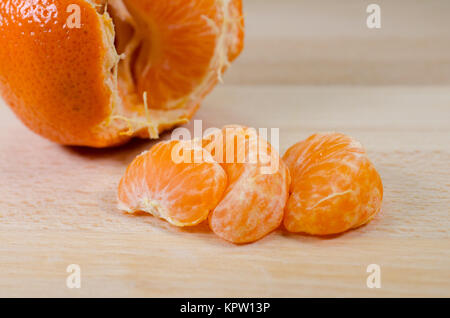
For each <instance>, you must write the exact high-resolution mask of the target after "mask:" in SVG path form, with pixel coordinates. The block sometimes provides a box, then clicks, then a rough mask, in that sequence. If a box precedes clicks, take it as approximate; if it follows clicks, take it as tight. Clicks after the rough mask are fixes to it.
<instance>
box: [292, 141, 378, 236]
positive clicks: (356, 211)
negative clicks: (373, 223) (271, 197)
mask: <svg viewBox="0 0 450 318" xmlns="http://www.w3.org/2000/svg"><path fill="white" fill-rule="evenodd" d="M283 160H284V161H285V162H286V164H287V165H288V167H289V170H290V173H291V177H292V182H291V186H290V196H289V199H288V202H287V205H286V209H285V217H284V226H285V227H286V229H287V230H288V231H291V232H304V233H308V234H317V235H327V234H337V233H341V232H344V231H346V230H349V229H351V228H355V227H358V226H360V225H362V224H365V223H367V222H369V221H370V220H371V219H372V218H373V217H374V216H375V214H376V213H377V212H378V211H379V210H380V207H381V202H382V198H383V185H382V182H381V178H380V176H379V174H378V173H377V171H376V170H375V167H374V166H373V164H372V163H371V162H370V161H369V159H368V157H367V155H366V152H365V150H364V149H363V147H362V146H361V144H360V143H359V142H358V141H356V140H354V139H352V138H351V137H348V136H346V135H343V134H339V133H326V134H315V135H312V136H310V137H309V138H308V139H306V140H304V141H301V142H299V143H297V144H295V145H293V146H292V147H291V148H289V149H288V150H287V152H286V153H285V155H284V156H283Z"/></svg>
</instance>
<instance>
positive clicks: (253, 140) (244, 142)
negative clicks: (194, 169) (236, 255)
mask: <svg viewBox="0 0 450 318" xmlns="http://www.w3.org/2000/svg"><path fill="white" fill-rule="evenodd" d="M203 146H204V148H205V149H206V150H207V151H208V152H210V153H211V154H212V155H213V158H214V159H215V160H216V161H217V162H219V163H221V165H222V167H223V168H224V170H225V172H226V174H227V176H228V186H227V189H226V191H225V194H224V197H223V198H222V200H221V201H220V202H219V204H218V205H217V206H216V208H215V209H214V210H213V211H212V212H211V214H210V216H209V218H208V221H209V226H210V228H211V229H212V231H213V232H214V233H215V234H217V235H218V236H220V237H221V238H223V239H225V240H227V241H230V242H233V243H249V242H253V241H256V240H258V239H260V238H262V237H264V236H265V235H267V234H268V233H270V232H272V231H273V230H275V229H276V228H277V227H279V225H280V224H281V222H282V219H283V210H284V207H285V204H286V200H287V198H288V194H289V183H290V176H289V171H288V169H287V166H286V165H285V164H284V163H283V161H282V160H281V159H280V158H279V155H278V153H277V151H276V150H275V149H274V148H273V147H272V146H271V145H270V144H269V143H268V142H267V141H266V140H264V139H263V138H262V137H260V136H258V135H257V134H256V131H255V130H254V129H249V128H246V127H238V126H228V127H224V128H223V129H222V130H221V131H218V132H216V133H212V134H211V135H210V136H208V137H206V138H205V139H204V141H203Z"/></svg>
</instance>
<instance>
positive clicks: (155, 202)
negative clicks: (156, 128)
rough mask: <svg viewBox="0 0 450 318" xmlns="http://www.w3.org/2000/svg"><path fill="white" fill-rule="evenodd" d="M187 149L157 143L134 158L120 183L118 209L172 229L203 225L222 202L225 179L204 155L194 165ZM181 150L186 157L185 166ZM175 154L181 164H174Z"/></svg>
mask: <svg viewBox="0 0 450 318" xmlns="http://www.w3.org/2000/svg"><path fill="white" fill-rule="evenodd" d="M183 143H184V144H183ZM189 145H190V144H188V142H182V141H176V140H174V141H168V142H160V143H158V144H157V145H155V146H154V147H152V148H151V150H150V151H148V152H144V153H143V154H141V155H139V156H138V157H136V158H135V159H134V161H133V162H132V163H131V164H130V165H129V166H128V168H127V171H126V173H125V175H124V176H123V178H122V179H121V181H120V184H119V191H118V199H119V208H120V209H121V210H124V211H127V212H129V213H134V212H138V211H142V212H147V213H150V214H152V215H154V216H157V217H160V218H162V219H165V220H167V221H168V222H169V223H171V224H173V225H176V226H192V225H196V224H198V223H200V222H202V221H204V220H205V219H206V218H207V217H208V214H209V212H210V211H211V210H213V209H214V208H215V207H216V205H217V204H218V203H219V201H220V199H221V198H222V196H223V193H224V191H225V188H226V186H227V175H226V174H225V172H224V170H223V169H222V167H221V166H220V165H219V164H218V163H216V162H214V160H213V159H212V157H211V155H209V154H208V153H207V152H205V153H204V158H205V159H204V160H200V161H198V162H194V159H195V158H194V156H195V151H196V149H195V147H191V148H189V147H188V146H189ZM200 148H201V147H200ZM182 149H187V150H185V154H188V155H189V156H188V158H189V160H186V162H184V161H183V160H184V159H186V158H184V157H182V156H181V150H182ZM178 154H180V157H181V158H180V159H182V160H175V159H176V157H175V156H176V155H178Z"/></svg>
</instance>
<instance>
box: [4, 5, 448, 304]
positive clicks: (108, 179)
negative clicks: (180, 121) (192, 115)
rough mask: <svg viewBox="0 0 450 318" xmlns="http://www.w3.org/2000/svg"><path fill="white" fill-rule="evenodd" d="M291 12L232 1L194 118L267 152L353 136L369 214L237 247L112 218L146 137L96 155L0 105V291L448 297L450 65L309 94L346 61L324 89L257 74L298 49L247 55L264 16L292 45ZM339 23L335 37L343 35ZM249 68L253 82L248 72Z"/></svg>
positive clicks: (145, 221) (434, 29)
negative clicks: (225, 45)
mask: <svg viewBox="0 0 450 318" xmlns="http://www.w3.org/2000/svg"><path fill="white" fill-rule="evenodd" d="M258 1H259V0H258ZM432 2H433V1H432ZM305 3H306V2H304V1H299V2H295V1H272V2H268V1H265V2H261V4H260V3H259V2H257V1H247V2H246V9H247V20H248V29H249V30H248V33H249V37H248V40H247V51H246V52H245V54H244V55H243V56H242V58H241V60H239V61H238V63H236V64H235V65H234V67H233V68H232V69H231V70H230V72H229V74H228V76H227V78H226V80H227V81H226V84H225V85H222V86H220V87H218V88H217V89H216V90H215V91H214V92H213V93H212V94H211V95H210V96H209V97H208V98H207V100H206V102H205V104H204V105H203V107H202V109H201V110H200V111H199V113H198V114H197V115H196V119H202V120H203V126H204V127H221V126H222V125H224V124H231V123H238V124H246V125H250V126H253V127H256V128H259V127H267V128H272V127H274V128H279V129H280V151H281V152H284V151H285V150H286V149H287V148H288V147H289V146H290V145H292V144H293V143H295V142H297V141H299V140H301V139H303V138H305V137H307V136H308V135H310V134H312V133H314V132H317V131H332V130H335V131H341V132H344V133H348V134H350V135H352V136H354V137H355V138H357V139H359V140H360V141H361V142H362V143H363V144H364V145H365V147H366V148H367V151H368V153H369V156H370V158H371V159H372V161H373V162H374V164H375V165H376V167H377V169H378V170H379V172H380V174H381V176H382V179H383V183H384V188H385V198H384V202H383V209H382V212H381V214H380V215H378V216H377V217H376V218H375V219H374V220H373V221H372V222H371V223H369V224H368V225H366V226H364V227H362V228H359V229H357V230H354V231H350V232H348V233H345V234H343V235H340V236H336V237H330V238H317V237H311V236H304V235H297V234H289V233H287V232H285V231H283V230H278V231H276V232H274V233H272V234H271V235H269V236H267V237H266V238H264V239H262V240H260V241H258V242H256V243H254V244H249V245H244V246H235V245H233V244H229V243H227V242H225V241H222V240H220V239H219V238H218V237H216V236H215V235H214V234H213V233H211V232H210V231H209V229H208V227H207V226H206V225H201V226H198V227H195V228H192V229H178V228H175V227H172V226H170V225H169V224H167V223H166V222H164V221H161V220H158V219H156V218H154V217H151V216H130V215H126V214H124V213H122V212H120V211H118V210H117V209H116V189H117V183H118V181H119V179H120V177H121V176H122V174H123V173H124V170H125V168H126V166H127V165H128V163H129V162H131V160H132V159H133V158H134V156H136V155H137V154H139V153H140V152H142V151H143V150H146V149H148V148H149V147H151V145H153V144H154V143H153V142H149V141H138V140H137V141H133V142H131V143H130V144H129V145H126V146H124V147H120V148H115V149H104V150H95V149H86V148H70V147H62V146H59V145H56V144H53V143H51V142H49V141H47V140H45V139H42V138H41V137H39V136H36V135H34V134H33V133H32V132H30V131H28V130H27V129H26V128H25V127H24V126H23V125H22V124H21V123H20V122H19V121H18V120H17V119H15V117H14V116H13V115H12V114H11V112H10V111H9V110H8V109H7V108H6V107H5V106H4V105H3V104H2V105H0V163H1V164H0V296H39V297H43V296H67V297H79V296H126V297H128V296H152V297H170V296H177V297H183V296H184V297H194V296H195V297H197V296H199V297H200V296H204V297H205V296H206V297H207V296H224V297H228V296H254V297H270V296H273V297H291V296H292V297H297V296H331V297H335V296H357V297H359V296H369V297H380V296H414V297H415V296H446V297H449V296H450V235H449V234H450V233H449V229H450V218H449V212H450V168H449V162H450V86H448V85H447V84H448V83H450V75H449V74H448V73H445V72H444V73H442V74H444V75H445V76H444V75H443V77H439V76H437V75H436V74H437V73H433V72H434V71H433V70H435V71H436V72H437V70H438V69H439V67H438V66H439V65H440V66H441V67H443V68H445V67H448V64H446V63H447V62H446V61H448V60H446V58H448V57H449V56H450V54H447V55H445V54H444V53H442V52H437V51H435V50H432V49H430V50H424V51H423V52H424V56H422V57H420V56H416V58H417V59H415V60H414V59H413V61H412V62H411V61H410V62H408V63H409V64H408V63H406V64H405V65H404V66H403V67H405V69H414V65H416V64H418V62H417V61H429V62H430V65H431V68H430V72H429V73H424V74H425V77H426V75H429V77H428V79H429V81H423V80H420V81H418V80H413V79H408V76H405V75H404V74H403V73H402V72H401V71H396V72H394V71H389V70H388V68H386V69H385V71H380V72H381V73H377V74H378V75H374V78H375V79H374V80H371V81H372V82H371V81H366V82H364V81H363V80H362V82H361V83H360V84H365V85H356V86H352V85H349V84H352V81H357V79H358V78H359V79H361V78H362V77H364V76H366V77H367V78H368V79H370V78H372V77H371V76H370V75H367V71H366V70H364V69H363V70H361V69H360V68H355V69H353V70H352V72H350V74H351V78H352V81H346V80H343V82H342V83H341V84H343V85H327V86H324V85H319V86H316V84H325V83H327V82H329V83H332V84H339V81H338V78H337V77H334V76H335V75H333V74H338V73H339V72H338V70H339V69H343V68H344V66H345V65H346V64H345V63H347V62H348V61H350V60H351V59H350V58H348V57H347V55H345V54H344V53H342V56H343V57H346V61H347V62H345V63H344V64H339V63H337V64H336V65H337V69H335V71H336V72H335V73H334V71H333V70H332V72H331V73H328V74H330V77H328V79H330V80H329V81H327V80H326V76H327V75H326V73H324V74H325V75H323V77H324V78H325V79H324V80H323V81H322V80H321V81H319V82H317V81H316V80H314V78H312V79H311V81H310V82H308V77H305V76H304V75H302V73H301V72H298V73H297V72H291V73H289V72H286V75H285V77H284V78H285V80H284V79H283V75H282V74H283V73H282V72H283V70H280V69H279V68H278V67H276V65H272V64H270V63H269V65H268V69H265V68H263V67H259V68H258V67H256V66H257V65H258V63H259V62H258V61H259V60H258V59H259V58H261V54H266V56H273V57H275V56H276V55H275V53H276V54H281V55H280V56H279V57H278V60H279V61H280V65H284V66H283V67H285V69H286V70H287V69H288V65H289V64H288V62H286V61H293V62H295V61H297V60H296V59H295V53H296V52H297V51H294V52H292V51H291V52H289V51H286V52H282V53H280V52H275V50H276V48H275V47H273V46H271V45H267V46H266V48H267V50H269V51H270V50H271V51H272V52H273V54H272V55H270V54H269V53H268V52H263V53H261V51H260V50H256V49H255V48H257V47H258V45H262V43H263V42H261V41H262V39H261V37H260V36H258V32H259V31H258V30H259V28H257V26H258V25H259V26H260V27H261V28H262V29H263V28H267V24H266V20H267V19H265V17H266V16H268V12H274V13H277V14H278V20H277V21H280V24H281V25H280V26H278V28H279V30H278V31H273V34H270V33H268V38H277V37H278V38H281V37H280V32H281V31H283V30H287V31H286V32H287V33H288V34H287V35H286V38H287V39H289V38H290V39H292V40H298V39H303V35H304V33H305V32H304V31H301V30H299V31H298V32H296V31H294V30H292V29H290V28H287V27H286V26H285V25H286V24H289V21H291V22H290V23H292V24H293V25H298V23H300V22H296V21H297V20H296V17H297V16H296V15H295V14H294V13H293V10H294V8H299V7H298V6H300V5H301V6H303V7H302V8H303V9H304V11H302V12H303V13H299V15H300V16H302V17H305V19H306V17H308V16H309V17H310V16H311V12H316V11H317V10H318V8H317V7H316V6H315V5H313V4H311V2H308V3H309V5H306V4H305ZM346 3H351V1H350V2H346ZM355 3H356V2H353V6H355V5H356V4H355ZM433 3H434V5H435V6H437V5H439V4H441V5H444V4H443V3H444V2H439V1H434V2H433ZM280 6H281V7H283V6H284V11H283V8H280ZM397 9H398V8H397ZM344 11H345V10H344ZM398 11H399V12H400V11H401V10H398ZM299 12H300V11H299ZM308 12H309V13H308ZM317 12H318V11H317ZM334 12H336V11H334ZM363 12H364V11H363ZM256 13H257V14H256ZM342 14H344V13H342ZM283 17H285V19H283ZM437 20H438V21H440V20H439V19H437ZM296 23H297V24H296ZM301 23H306V22H304V21H303V22H301ZM301 23H300V24H301ZM442 23H443V22H442ZM339 25H341V24H339ZM423 25H426V26H427V27H424V28H423V30H425V31H423V30H422V31H423V34H422V35H424V36H428V35H430V34H434V35H435V36H442V34H439V32H444V33H445V32H447V31H442V29H441V28H440V26H442V25H439V23H438V22H436V25H435V24H431V25H428V24H426V23H423ZM332 29H333V28H331V27H330V28H329V29H328V30H329V32H331V30H332ZM352 29H353V28H352V27H349V28H344V29H342V30H340V31H339V30H337V31H335V32H339V34H342V33H345V32H348V34H349V37H352V34H353V33H352V32H353V31H350V30H352ZM346 30H347V31H346ZM447 30H448V29H447ZM277 32H278V33H277ZM327 32H328V31H327ZM361 32H363V31H361ZM317 33H318V31H317ZM400 33H401V32H400ZM403 33H405V34H403V35H402V34H400V35H401V36H404V38H410V39H411V41H413V40H414V37H412V36H411V34H410V35H408V34H407V32H406V31H404V32H403ZM313 35H314V37H313V38H314V39H315V40H314V39H313V42H312V43H315V42H314V41H318V40H320V38H321V36H320V34H313ZM407 35H408V36H407ZM353 38H354V39H355V42H354V43H355V46H358V45H357V44H358V41H357V38H356V37H353ZM382 38H383V37H382ZM384 39H386V37H384ZM380 41H382V39H381V40H380ZM386 41H388V40H386ZM281 42H283V43H288V40H283V41H281ZM258 43H259V44H258ZM411 43H414V42H411ZM442 45H443V44H442ZM361 50H362V49H361ZM383 50H386V47H384V48H383ZM383 50H382V51H383ZM319 51H320V50H318V52H319ZM384 52H385V53H386V52H387V51H384ZM449 52H450V49H449V50H448V51H447V53H449ZM324 54H325V53H324ZM329 54H330V55H329V56H330V57H332V56H335V55H333V54H331V53H330V52H329ZM337 54H339V53H337ZM385 56H386V57H388V55H385ZM436 56H441V57H442V59H439V58H435V57H436ZM302 59H303V57H299V60H302ZM325 60H328V59H325ZM252 61H254V62H252ZM374 61H375V63H378V62H377V61H379V60H376V59H374ZM252 63H253V64H252ZM419 64H420V63H419ZM408 66H409V67H408ZM403 67H400V69H402V68H403ZM242 69H243V70H245V71H249V70H251V71H252V74H250V75H246V74H245V72H243V71H242ZM259 70H260V71H261V73H259V74H260V76H258V75H257V73H254V72H258V71H259ZM383 72H384V74H385V75H386V77H383V76H382V75H383ZM270 74H273V77H270V76H269V75H270ZM361 74H363V75H361ZM364 74H366V75H364ZM374 74H375V73H374ZM389 74H393V76H394V75H395V77H396V78H397V80H398V82H397V80H396V81H393V80H389V76H390V75H389ZM402 74H403V75H402ZM411 74H414V72H412V73H411ZM433 74H434V75H433ZM258 78H260V80H258ZM262 78H264V79H262ZM317 78H322V77H317ZM383 78H387V79H388V80H386V81H384V82H383V80H382V79H383ZM391 79H392V78H391ZM400 83H403V84H402V85H399V84H400ZM394 84H395V85H394ZM192 126H193V125H192V123H190V124H189V125H187V127H189V128H191V129H192ZM164 138H165V139H167V138H170V134H166V135H165V136H164ZM69 264H79V265H80V266H81V274H82V287H81V289H68V288H67V287H66V277H67V275H68V273H66V267H67V266H68V265H69ZM369 264H378V265H380V267H381V281H382V286H381V288H380V289H369V288H367V286H366V279H367V276H368V273H366V268H367V266H368V265H369Z"/></svg>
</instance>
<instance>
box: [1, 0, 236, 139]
mask: <svg viewBox="0 0 450 318" xmlns="http://www.w3.org/2000/svg"><path fill="white" fill-rule="evenodd" d="M78 18H79V19H78ZM77 22H79V24H77ZM242 43H243V17H242V4H241V0H189V1H186V0H171V1H161V0H110V1H104V0H33V1H31V0H26V1H1V2H0V47H1V48H2V49H1V50H0V94H1V95H2V96H3V98H4V99H5V101H6V102H7V103H8V104H9V105H10V107H11V108H12V110H13V111H14V112H15V114H16V115H17V116H18V117H19V118H20V119H21V120H22V121H23V122H24V123H25V125H27V126H28V127H29V128H30V129H32V130H33V131H35V132H36V133H39V134H41V135H42V136H44V137H46V138H48V139H51V140H53V141H55V142H58V143H61V144H65V145H83V146H93V147H106V146H112V145H117V144H121V143H125V142H126V141H128V140H129V139H130V138H132V137H135V136H136V137H141V138H149V137H150V138H157V137H158V134H159V133H160V132H162V131H163V130H166V129H169V128H171V127H173V126H175V125H178V124H180V123H184V122H186V121H187V120H188V119H189V118H190V117H191V116H192V115H193V114H194V112H195V111H196V109H197V108H198V107H199V104H200V102H201V101H202V99H203V97H204V96H205V95H206V94H207V93H208V92H209V91H210V90H211V89H212V88H213V87H214V85H215V84H216V83H217V81H218V80H219V79H220V77H221V74H222V73H223V72H224V70H225V69H226V68H227V66H228V65H229V62H231V61H232V60H233V59H235V58H236V57H237V56H238V55H239V53H240V52H241V50H242V47H243V44H242Z"/></svg>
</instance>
